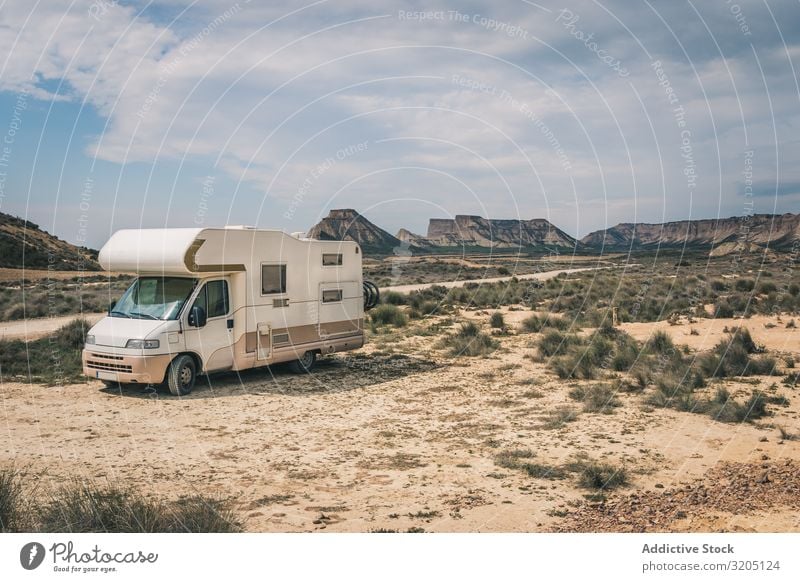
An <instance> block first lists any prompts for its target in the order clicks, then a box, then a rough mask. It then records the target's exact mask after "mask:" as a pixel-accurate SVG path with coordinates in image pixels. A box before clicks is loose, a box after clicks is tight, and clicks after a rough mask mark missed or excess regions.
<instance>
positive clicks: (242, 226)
mask: <svg viewBox="0 0 800 582" xmlns="http://www.w3.org/2000/svg"><path fill="white" fill-rule="evenodd" d="M225 228H226V229H227V230H253V229H255V226H250V225H249V224H226V225H225Z"/></svg>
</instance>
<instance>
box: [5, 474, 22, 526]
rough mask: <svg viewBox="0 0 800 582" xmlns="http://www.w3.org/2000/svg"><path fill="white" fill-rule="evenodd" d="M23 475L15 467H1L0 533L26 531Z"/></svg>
mask: <svg viewBox="0 0 800 582" xmlns="http://www.w3.org/2000/svg"><path fill="white" fill-rule="evenodd" d="M22 478H23V475H22V473H20V472H19V471H18V470H16V469H13V468H6V469H0V533H5V532H18V531H24V530H25V529H26V528H25V524H24V519H25V515H26V512H25V510H24V509H23V507H22V493H23V491H22Z"/></svg>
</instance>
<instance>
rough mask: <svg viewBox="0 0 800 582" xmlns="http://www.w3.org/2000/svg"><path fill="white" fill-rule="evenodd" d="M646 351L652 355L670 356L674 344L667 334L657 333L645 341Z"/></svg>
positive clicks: (673, 350) (672, 352)
mask: <svg viewBox="0 0 800 582" xmlns="http://www.w3.org/2000/svg"><path fill="white" fill-rule="evenodd" d="M647 349H648V351H649V352H650V353H653V354H659V355H672V354H674V353H675V344H674V343H672V338H671V337H670V336H669V334H668V333H666V332H663V331H657V332H655V333H654V334H653V335H651V336H650V338H649V339H648V340H647Z"/></svg>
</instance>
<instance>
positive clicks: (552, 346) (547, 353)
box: [538, 329, 582, 358]
mask: <svg viewBox="0 0 800 582" xmlns="http://www.w3.org/2000/svg"><path fill="white" fill-rule="evenodd" d="M581 343H582V342H581V339H580V338H579V337H578V336H577V335H575V334H564V333H561V332H560V331H558V330H554V329H553V330H549V331H547V332H545V334H544V335H543V336H542V338H541V339H540V340H539V346H538V348H539V356H540V357H542V358H551V357H553V356H556V355H558V354H561V353H564V352H566V351H567V350H568V349H569V348H570V347H572V346H577V345H581Z"/></svg>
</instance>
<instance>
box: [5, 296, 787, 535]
mask: <svg viewBox="0 0 800 582" xmlns="http://www.w3.org/2000/svg"><path fill="white" fill-rule="evenodd" d="M518 313H519V312H511V313H509V316H511V315H512V314H513V315H515V316H516V315H517V314H518ZM528 313H529V312H528ZM472 315H473V316H474V317H482V318H484V319H485V320H488V313H487V314H486V315H476V314H472ZM428 323H429V322H425V323H424V324H423V325H427V324H428ZM726 323H727V325H729V326H730V325H734V324H735V322H734V321H733V320H728V321H727V322H726V321H725V320H720V321H718V322H715V323H714V325H713V326H710V327H709V329H708V330H703V331H701V333H706V335H707V336H708V339H707V341H708V342H710V343H709V345H711V344H713V343H715V342H716V341H717V340H718V339H719V337H720V333H719V330H718V327H717V324H719V329H721V327H722V326H724V325H725V324H726ZM414 325H419V324H416V323H415V324H414ZM659 325H660V324H651V325H650V330H651V331H652V328H654V327H658V326H659ZM699 325H700V324H699V323H697V324H695V326H699ZM698 329H700V328H698ZM667 330H668V331H670V332H671V333H680V334H682V333H683V332H684V331H685V329H683V328H682V326H670V327H668V328H667ZM634 331H637V333H638V332H639V331H640V332H641V333H645V331H646V330H645V329H644V328H642V329H640V330H634ZM412 332H413V329H404V330H401V331H397V332H393V333H391V334H388V335H381V336H376V337H374V338H372V341H371V342H370V343H369V344H368V346H367V347H366V348H365V349H363V350H361V351H359V352H354V353H350V354H342V355H338V356H335V357H332V358H329V359H326V360H323V361H322V362H321V363H320V365H319V367H318V369H316V370H315V371H314V372H313V373H312V374H310V375H305V376H295V375H291V374H290V373H288V371H286V370H285V369H284V368H283V367H280V366H276V367H275V368H274V369H273V370H272V372H269V371H264V370H260V371H251V372H248V373H245V374H242V375H241V376H238V375H236V374H226V375H218V376H214V377H211V378H210V379H209V381H208V382H206V383H205V384H201V385H200V386H198V387H197V388H196V389H195V391H194V392H193V393H192V394H191V395H190V396H189V397H186V398H182V399H178V398H174V397H171V396H170V395H169V394H168V393H165V392H164V391H161V392H159V393H157V394H148V393H147V392H144V391H143V390H142V389H141V388H125V389H123V390H122V391H120V390H116V391H109V390H108V389H105V388H103V386H102V384H100V383H99V382H88V383H86V384H77V385H70V386H64V387H50V388H48V387H42V386H38V385H27V384H14V383H5V384H2V385H0V435H1V436H0V464H2V465H6V464H8V463H10V462H16V463H17V464H19V465H22V466H27V467H29V469H31V470H33V471H34V472H42V473H43V477H42V487H43V489H42V491H47V489H48V487H51V486H56V485H58V484H60V483H62V482H63V480H64V479H65V478H70V477H81V478H91V479H95V480H98V481H100V482H102V481H104V480H108V481H110V482H113V483H131V484H134V485H136V486H138V487H140V488H142V489H143V490H145V491H149V492H155V493H158V494H161V495H164V496H167V497H169V498H176V497H178V496H179V495H181V494H190V493H193V492H202V493H205V494H211V495H216V496H221V497H225V498H228V499H230V500H231V502H232V504H233V507H234V508H235V509H236V510H237V511H238V512H239V514H240V515H241V516H242V518H243V519H244V520H245V527H246V528H247V529H248V530H250V531H279V532H284V531H285V532H293V531H317V530H321V529H324V530H325V531H371V530H376V529H389V530H397V531H406V530H408V529H409V528H412V527H413V528H423V529H424V530H425V531H437V532H446V531H501V532H511V531H552V530H555V529H558V528H559V527H560V526H561V525H563V524H564V523H567V522H566V521H565V520H566V519H567V518H568V516H569V515H571V514H572V512H575V511H577V509H576V507H577V506H578V505H579V504H580V503H581V502H583V501H584V498H583V496H584V494H586V493H587V491H586V490H582V489H579V488H577V487H576V483H575V481H574V478H572V477H567V478H564V479H559V480H549V479H537V478H532V477H529V476H527V475H526V474H524V473H523V472H521V471H517V470H509V469H504V468H501V467H499V466H497V465H496V464H495V462H494V458H495V456H496V455H497V454H498V453H499V452H500V451H503V450H507V449H515V448H530V449H531V450H532V451H534V452H535V455H536V456H535V457H534V458H533V459H532V460H533V461H536V462H541V463H545V464H559V463H562V462H563V461H566V460H568V459H571V458H572V457H573V456H574V455H575V454H576V453H578V452H584V453H586V454H588V455H590V456H591V457H593V458H595V459H600V460H604V461H609V462H613V463H615V464H618V465H624V466H625V467H626V468H627V469H628V471H629V473H630V482H631V484H630V485H629V486H628V487H627V488H625V489H623V490H621V491H619V492H618V493H613V494H612V498H613V497H615V496H626V495H632V494H643V493H646V492H652V491H661V490H662V487H663V488H666V489H667V490H670V489H672V488H675V487H679V486H682V484H684V483H689V482H692V481H694V480H696V479H703V478H704V476H705V475H706V473H707V472H708V471H709V470H711V469H713V468H715V467H717V468H718V467H720V466H722V465H723V464H724V463H725V462H729V461H735V462H743V463H760V462H764V460H765V459H770V460H771V461H775V462H779V461H781V460H785V459H794V460H797V459H799V458H800V440H796V441H792V440H786V441H781V440H780V437H779V433H778V429H777V427H778V426H782V427H784V428H785V429H786V430H789V431H791V432H793V433H795V434H798V433H800V422H799V421H798V418H800V417H798V412H800V398H798V397H797V394H796V392H795V391H794V389H791V388H788V387H786V386H783V385H781V384H780V383H779V382H780V381H779V380H778V379H775V378H756V379H755V380H754V379H751V378H748V379H745V380H744V381H741V382H739V381H736V380H731V381H726V382H725V385H726V386H727V387H728V388H729V390H730V391H731V392H732V393H733V394H734V395H735V396H738V397H739V398H742V397H743V396H745V395H747V394H749V393H750V391H751V390H752V389H753V388H755V387H757V386H756V384H757V385H758V386H759V387H761V388H762V389H764V390H766V391H767V393H769V394H773V395H774V394H784V395H786V396H788V397H789V399H790V403H789V405H788V406H777V405H775V406H770V410H772V411H774V416H771V417H767V418H765V419H762V420H760V421H758V422H756V423H752V424H749V423H748V424H741V425H732V424H723V423H719V422H715V421H713V420H711V419H710V418H708V417H707V416H704V415H699V414H690V413H683V412H677V411H672V410H661V409H656V410H653V409H651V408H648V407H643V406H642V398H641V396H639V395H635V394H621V395H620V399H621V400H622V404H623V405H622V406H621V407H620V408H617V409H615V410H614V413H613V414H599V413H593V414H590V413H583V414H581V415H580V416H579V417H578V418H577V420H575V421H574V422H570V423H567V424H565V425H564V426H563V427H561V428H555V429H553V428H546V426H545V419H546V416H547V414H548V413H549V412H550V411H552V410H553V409H554V408H555V407H557V406H560V405H566V404H574V403H573V402H572V401H571V400H570V399H569V397H568V396H567V393H568V391H569V390H570V388H571V386H572V385H573V383H570V382H562V381H559V380H557V379H555V377H554V376H552V375H551V374H550V373H549V372H547V371H546V369H545V367H544V365H543V364H541V363H537V362H533V361H532V360H531V359H530V358H529V357H527V356H529V355H530V354H531V353H532V352H533V340H534V339H535V336H533V335H527V334H520V335H515V334H511V335H508V336H503V337H500V338H499V340H500V341H501V343H502V347H501V348H500V350H498V351H497V352H495V353H494V354H493V355H492V356H490V357H488V358H450V357H448V356H446V355H444V354H443V353H442V352H440V351H438V350H437V349H435V345H436V341H437V339H438V338H437V337H436V336H434V335H420V334H414V333H412ZM692 337H697V336H692ZM701 337H702V336H701ZM756 337H757V338H759V339H760V338H761V336H760V332H759V334H756ZM764 337H767V336H764ZM676 339H678V340H679V341H683V336H682V335H680V336H677V337H676ZM765 341H766V340H765ZM781 345H789V344H781ZM791 345H792V346H794V345H795V344H791ZM792 349H794V348H792ZM798 355H800V354H798ZM271 373H272V374H273V375H272V376H271V375H270V374H271ZM776 380H777V382H778V384H777V386H774V385H773V383H774V382H776ZM753 381H755V382H756V384H753ZM321 514H322V515H321ZM323 516H324V518H323ZM689 517H690V518H691V519H693V520H695V521H692V522H691V523H689V522H685V523H684V522H682V523H676V524H672V525H670V524H666V526H665V527H666V529H670V527H674V528H675V529H681V530H692V531H714V530H725V529H736V528H740V527H741V524H742V523H745V524H746V526H747V529H748V530H752V531H800V523H798V520H797V512H796V511H787V510H786V508H785V507H782V506H779V507H768V508H766V509H765V510H763V511H751V512H749V513H746V512H745V513H742V514H740V515H735V514H733V513H727V514H726V513H724V512H720V511H718V510H716V509H713V510H709V511H708V512H707V513H704V512H702V511H698V512H695V513H693V514H692V515H691V516H689ZM687 519H688V518H687ZM687 523H688V525H687Z"/></svg>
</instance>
